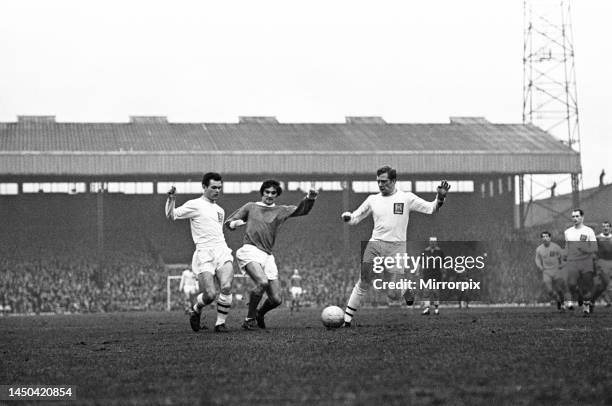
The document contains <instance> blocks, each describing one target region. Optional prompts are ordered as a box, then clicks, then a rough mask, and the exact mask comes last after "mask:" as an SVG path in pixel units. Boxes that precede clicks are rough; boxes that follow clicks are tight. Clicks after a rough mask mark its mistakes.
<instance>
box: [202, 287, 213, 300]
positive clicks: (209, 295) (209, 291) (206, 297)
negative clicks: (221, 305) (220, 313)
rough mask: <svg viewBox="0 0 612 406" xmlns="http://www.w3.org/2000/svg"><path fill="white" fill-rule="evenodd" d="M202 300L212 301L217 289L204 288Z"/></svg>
mask: <svg viewBox="0 0 612 406" xmlns="http://www.w3.org/2000/svg"><path fill="white" fill-rule="evenodd" d="M202 293H204V301H205V302H207V303H210V302H212V301H213V300H215V297H217V291H216V290H215V288H207V289H204V292H202Z"/></svg>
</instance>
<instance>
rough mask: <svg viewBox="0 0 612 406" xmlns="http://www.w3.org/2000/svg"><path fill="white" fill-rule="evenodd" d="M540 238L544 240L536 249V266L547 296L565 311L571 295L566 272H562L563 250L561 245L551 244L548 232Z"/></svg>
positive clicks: (543, 232) (558, 307)
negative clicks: (568, 290) (566, 301)
mask: <svg viewBox="0 0 612 406" xmlns="http://www.w3.org/2000/svg"><path fill="white" fill-rule="evenodd" d="M540 238H542V244H540V245H539V246H538V248H536V253H535V263H536V266H537V267H538V269H539V270H540V271H542V282H543V283H544V289H545V290H546V294H547V295H548V297H549V298H551V299H554V300H555V301H556V302H557V309H558V310H565V304H564V301H565V299H566V296H567V299H568V300H569V293H568V292H567V285H566V283H565V272H563V271H562V270H561V261H562V260H561V258H562V257H563V250H562V249H561V247H559V245H557V244H555V243H554V242H551V240H550V239H551V235H550V233H549V232H548V231H542V233H541V234H540Z"/></svg>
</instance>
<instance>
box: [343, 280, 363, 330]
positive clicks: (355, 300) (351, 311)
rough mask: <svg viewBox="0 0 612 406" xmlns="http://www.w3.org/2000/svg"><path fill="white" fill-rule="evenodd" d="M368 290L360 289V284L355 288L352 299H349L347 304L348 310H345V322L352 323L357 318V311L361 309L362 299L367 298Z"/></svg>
mask: <svg viewBox="0 0 612 406" xmlns="http://www.w3.org/2000/svg"><path fill="white" fill-rule="evenodd" d="M366 292H367V291H366V290H364V289H361V287H359V282H357V284H356V285H355V287H354V288H353V291H352V292H351V297H350V298H349V301H348V303H347V304H346V309H345V310H344V321H345V322H347V323H350V322H351V320H353V317H355V313H357V309H358V308H359V304H360V303H361V299H362V298H363V297H364V296H365V294H366Z"/></svg>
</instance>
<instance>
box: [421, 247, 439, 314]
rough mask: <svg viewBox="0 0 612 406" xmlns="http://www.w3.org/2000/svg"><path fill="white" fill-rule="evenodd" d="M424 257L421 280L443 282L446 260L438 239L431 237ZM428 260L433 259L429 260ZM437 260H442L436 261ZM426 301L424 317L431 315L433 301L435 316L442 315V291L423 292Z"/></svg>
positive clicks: (430, 290) (429, 290) (423, 253)
mask: <svg viewBox="0 0 612 406" xmlns="http://www.w3.org/2000/svg"><path fill="white" fill-rule="evenodd" d="M422 257H423V258H425V262H424V263H423V264H421V278H422V279H423V280H429V279H434V280H436V281H440V282H441V281H442V280H443V275H442V261H443V259H444V252H443V251H442V249H441V248H440V246H438V238H437V237H434V236H431V237H429V245H428V246H427V247H426V248H425V249H424V250H423V252H422ZM427 258H432V259H430V260H428V259H427ZM435 258H440V260H439V261H436V260H435ZM423 296H424V298H425V300H424V301H423V305H424V306H425V309H423V313H421V314H422V315H423V316H429V315H430V314H431V310H430V306H431V302H432V301H433V305H434V315H436V316H437V315H439V314H440V291H439V290H438V289H426V290H425V291H424V292H423Z"/></svg>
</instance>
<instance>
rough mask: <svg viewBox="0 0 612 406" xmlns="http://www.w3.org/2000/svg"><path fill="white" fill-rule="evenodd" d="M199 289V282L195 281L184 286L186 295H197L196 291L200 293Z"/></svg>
mask: <svg viewBox="0 0 612 406" xmlns="http://www.w3.org/2000/svg"><path fill="white" fill-rule="evenodd" d="M198 291H199V289H198V284H197V283H195V284H193V285H185V286H184V287H183V292H185V294H186V295H190V296H191V295H195V294H196V293H198Z"/></svg>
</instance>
